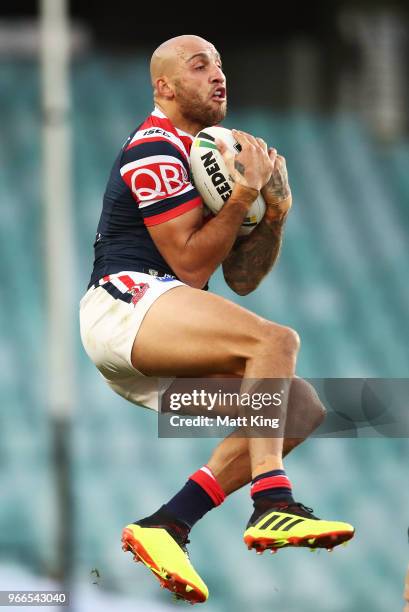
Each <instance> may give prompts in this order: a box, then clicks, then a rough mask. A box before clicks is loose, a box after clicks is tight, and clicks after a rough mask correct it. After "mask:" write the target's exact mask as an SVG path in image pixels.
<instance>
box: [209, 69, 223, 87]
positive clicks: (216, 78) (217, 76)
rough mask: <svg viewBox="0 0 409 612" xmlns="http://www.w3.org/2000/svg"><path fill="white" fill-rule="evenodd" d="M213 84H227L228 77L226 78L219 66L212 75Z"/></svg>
mask: <svg viewBox="0 0 409 612" xmlns="http://www.w3.org/2000/svg"><path fill="white" fill-rule="evenodd" d="M211 81H212V83H223V84H224V83H225V81H226V77H225V76H224V73H223V70H222V69H221V68H220V67H219V66H215V67H214V69H213V70H212V73H211Z"/></svg>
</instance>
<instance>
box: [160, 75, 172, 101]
mask: <svg viewBox="0 0 409 612" xmlns="http://www.w3.org/2000/svg"><path fill="white" fill-rule="evenodd" d="M156 91H157V92H158V96H160V97H161V98H166V99H167V100H172V99H173V98H174V97H175V94H174V92H173V87H172V84H171V83H170V82H169V81H168V79H167V78H166V77H161V78H159V79H157V80H156Z"/></svg>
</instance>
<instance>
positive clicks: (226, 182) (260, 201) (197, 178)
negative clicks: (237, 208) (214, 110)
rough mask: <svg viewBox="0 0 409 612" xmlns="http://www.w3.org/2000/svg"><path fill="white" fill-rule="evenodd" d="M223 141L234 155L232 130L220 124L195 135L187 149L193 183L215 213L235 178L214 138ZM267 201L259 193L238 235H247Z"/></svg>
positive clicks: (237, 144)
mask: <svg viewBox="0 0 409 612" xmlns="http://www.w3.org/2000/svg"><path fill="white" fill-rule="evenodd" d="M216 138H218V139H220V140H222V141H223V142H224V143H225V144H226V145H227V146H228V148H229V149H230V150H231V151H232V153H234V154H235V155H237V154H238V153H240V149H241V147H240V145H239V143H238V142H237V140H236V139H235V138H234V137H233V134H232V133H231V130H228V129H226V128H223V127H208V128H205V129H204V130H201V131H200V132H199V133H198V134H196V136H195V139H194V141H193V144H192V148H191V150H190V163H191V167H192V175H193V182H194V184H195V187H196V189H197V190H198V192H199V193H200V195H201V196H202V198H203V202H204V203H205V204H206V206H207V207H208V208H210V210H211V211H212V212H213V213H214V214H216V215H217V213H218V212H219V211H220V210H221V209H222V208H223V206H224V204H225V203H226V201H227V200H228V199H229V197H230V195H231V192H232V190H233V186H234V179H233V178H232V176H231V175H230V174H229V171H228V170H227V166H226V164H225V162H224V159H223V157H222V154H221V153H220V152H219V150H218V148H217V146H216V143H215V139H216ZM265 210H266V204H265V201H264V198H263V196H262V195H261V193H260V194H259V195H258V197H257V199H256V200H255V201H254V202H253V204H252V205H251V208H250V209H249V211H248V213H247V216H246V217H245V219H244V221H243V223H242V225H241V227H240V230H239V235H240V236H245V235H246V234H249V233H250V232H251V231H253V229H254V228H255V227H256V225H257V224H258V223H259V222H260V221H261V219H262V218H263V215H264V213H265Z"/></svg>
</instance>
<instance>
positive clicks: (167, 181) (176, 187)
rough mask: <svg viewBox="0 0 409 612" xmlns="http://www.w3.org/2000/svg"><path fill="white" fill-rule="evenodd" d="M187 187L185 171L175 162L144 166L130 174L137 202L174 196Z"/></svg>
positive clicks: (187, 179) (188, 184)
mask: <svg viewBox="0 0 409 612" xmlns="http://www.w3.org/2000/svg"><path fill="white" fill-rule="evenodd" d="M189 186H191V185H190V181H189V176H188V174H187V172H186V169H185V167H184V166H183V165H182V164H179V163H177V162H174V163H172V162H168V163H151V164H146V165H144V166H143V167H141V168H138V169H136V170H134V172H132V174H131V188H132V191H133V193H134V194H135V196H136V197H137V198H138V200H139V202H144V201H147V200H150V201H151V200H160V199H162V198H165V197H169V196H174V195H177V194H178V193H180V192H181V191H183V190H184V189H186V188H187V187H189Z"/></svg>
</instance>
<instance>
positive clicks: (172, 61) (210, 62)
mask: <svg viewBox="0 0 409 612" xmlns="http://www.w3.org/2000/svg"><path fill="white" fill-rule="evenodd" d="M151 79H152V86H153V99H154V103H155V106H157V107H158V109H159V110H160V111H162V112H163V113H164V114H165V115H166V117H168V118H169V119H170V120H171V121H172V122H173V124H174V125H175V126H176V127H178V128H179V129H181V130H184V131H185V132H188V133H189V134H192V135H194V134H196V133H197V132H198V131H199V130H200V129H201V128H203V127H205V126H206V125H215V124H216V123H220V121H222V120H223V119H224V117H225V115H226V108H227V106H226V104H227V102H226V78H225V76H224V74H223V71H222V67H221V59H220V55H219V54H218V52H217V51H216V49H215V48H214V46H213V45H212V43H210V42H208V41H207V40H205V39H204V38H201V37H200V36H194V35H192V34H186V35H184V36H176V37H175V38H171V39H170V40H167V41H166V42H164V43H162V44H161V45H160V47H158V48H157V49H156V51H155V52H154V54H153V55H152V59H151Z"/></svg>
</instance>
